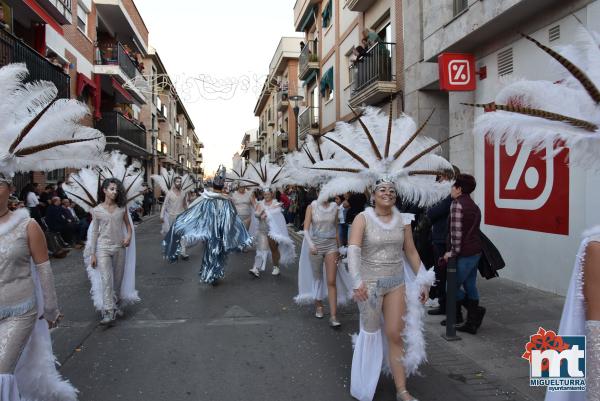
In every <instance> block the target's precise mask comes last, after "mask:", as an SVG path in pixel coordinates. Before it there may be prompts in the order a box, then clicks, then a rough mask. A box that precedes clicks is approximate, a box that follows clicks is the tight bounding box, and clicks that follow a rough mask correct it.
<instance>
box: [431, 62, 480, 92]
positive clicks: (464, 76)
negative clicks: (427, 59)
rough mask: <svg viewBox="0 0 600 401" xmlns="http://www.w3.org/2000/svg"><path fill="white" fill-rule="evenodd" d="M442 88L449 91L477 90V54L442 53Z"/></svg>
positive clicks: (440, 68) (440, 66) (440, 65)
mask: <svg viewBox="0 0 600 401" xmlns="http://www.w3.org/2000/svg"><path fill="white" fill-rule="evenodd" d="M438 67H439V70H440V89H441V90H447V91H473V90H475V86H476V84H475V82H476V81H475V75H476V74H475V56H473V55H472V54H460V53H442V54H440V55H439V56H438Z"/></svg>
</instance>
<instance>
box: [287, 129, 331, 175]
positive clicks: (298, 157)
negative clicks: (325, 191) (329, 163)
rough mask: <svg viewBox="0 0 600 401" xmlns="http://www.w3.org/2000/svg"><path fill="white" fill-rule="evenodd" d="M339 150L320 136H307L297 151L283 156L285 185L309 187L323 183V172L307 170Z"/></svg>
mask: <svg viewBox="0 0 600 401" xmlns="http://www.w3.org/2000/svg"><path fill="white" fill-rule="evenodd" d="M337 150H339V149H337V147H336V146H335V145H333V144H332V143H331V142H330V141H327V140H324V139H323V138H322V136H321V135H314V136H313V135H309V136H308V137H307V138H306V143H304V145H303V146H302V148H301V149H300V150H299V151H296V152H293V153H288V154H287V155H285V175H286V177H285V179H284V180H283V181H284V183H285V184H292V185H303V186H311V185H314V184H315V182H321V181H323V172H321V171H318V170H312V169H309V168H310V167H313V166H314V165H315V164H316V163H318V162H322V161H324V160H329V159H331V158H332V157H333V156H334V155H335V152H336V151H337Z"/></svg>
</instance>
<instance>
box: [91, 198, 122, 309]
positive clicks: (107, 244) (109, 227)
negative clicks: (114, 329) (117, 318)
mask: <svg viewBox="0 0 600 401" xmlns="http://www.w3.org/2000/svg"><path fill="white" fill-rule="evenodd" d="M124 217H125V208H119V207H117V208H115V210H114V211H113V212H112V213H111V212H109V211H108V210H106V209H105V208H104V206H103V205H98V206H96V207H95V208H94V209H92V238H91V252H92V254H95V255H96V263H97V266H96V269H98V271H99V272H100V277H101V279H102V299H103V305H104V310H105V311H111V310H113V309H115V305H116V302H118V297H119V290H120V288H121V283H122V281H123V271H124V268H125V247H124V246H123V240H124V234H123V233H124V225H125V223H124V221H123V218H124Z"/></svg>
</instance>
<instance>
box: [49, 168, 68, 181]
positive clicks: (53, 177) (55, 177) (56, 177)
mask: <svg viewBox="0 0 600 401" xmlns="http://www.w3.org/2000/svg"><path fill="white" fill-rule="evenodd" d="M64 180H65V169H64V168H62V169H58V170H52V171H48V172H47V173H46V181H47V182H57V181H64Z"/></svg>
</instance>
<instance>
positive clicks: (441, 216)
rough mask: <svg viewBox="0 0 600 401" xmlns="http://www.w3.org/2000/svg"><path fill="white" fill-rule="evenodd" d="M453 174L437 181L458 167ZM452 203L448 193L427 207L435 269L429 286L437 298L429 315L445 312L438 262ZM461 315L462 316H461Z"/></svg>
mask: <svg viewBox="0 0 600 401" xmlns="http://www.w3.org/2000/svg"><path fill="white" fill-rule="evenodd" d="M455 172H456V173H455V174H451V173H450V172H448V175H446V176H439V177H438V180H437V181H438V182H441V181H447V180H449V179H450V178H451V177H452V176H457V175H458V174H460V171H458V168H456V169H455ZM451 204H452V196H451V195H450V194H448V196H447V197H446V198H445V199H442V200H441V201H440V202H438V203H437V204H435V205H433V206H432V207H430V208H429V209H427V217H428V218H429V221H430V222H431V242H432V245H433V260H434V263H435V264H434V271H435V286H433V287H432V288H431V290H432V292H435V294H434V295H435V296H436V298H437V299H438V302H439V305H440V306H439V307H438V308H436V309H433V310H430V311H428V312H427V313H428V314H430V315H445V314H446V267H445V266H443V264H440V263H439V261H440V258H442V257H443V256H444V254H445V253H446V241H447V239H448V218H449V216H450V205H451ZM461 317H462V316H461Z"/></svg>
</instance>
